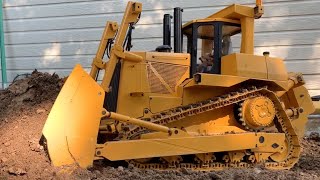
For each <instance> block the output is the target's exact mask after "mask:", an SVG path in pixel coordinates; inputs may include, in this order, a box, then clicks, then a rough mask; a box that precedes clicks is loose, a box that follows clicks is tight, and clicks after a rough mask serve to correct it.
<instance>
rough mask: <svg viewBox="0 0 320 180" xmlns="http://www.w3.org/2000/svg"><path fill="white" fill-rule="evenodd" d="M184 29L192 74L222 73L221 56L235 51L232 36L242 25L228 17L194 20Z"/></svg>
mask: <svg viewBox="0 0 320 180" xmlns="http://www.w3.org/2000/svg"><path fill="white" fill-rule="evenodd" d="M182 31H183V35H184V40H185V41H187V42H186V43H184V44H186V45H187V52H188V53H189V54H190V57H191V74H195V73H211V74H220V73H221V57H222V56H225V55H228V54H231V53H232V52H233V50H232V42H231V37H232V36H234V35H236V34H239V33H240V32H241V25H240V23H239V21H231V20H227V19H204V20H194V21H191V22H189V23H187V24H185V25H184V26H183V28H182ZM198 60H200V61H201V62H199V61H198ZM198 63H199V64H198Z"/></svg>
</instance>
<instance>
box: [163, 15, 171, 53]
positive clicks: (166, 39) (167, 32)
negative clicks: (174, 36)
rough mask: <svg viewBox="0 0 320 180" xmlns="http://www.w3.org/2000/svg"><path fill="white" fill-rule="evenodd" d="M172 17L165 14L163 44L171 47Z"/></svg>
mask: <svg viewBox="0 0 320 180" xmlns="http://www.w3.org/2000/svg"><path fill="white" fill-rule="evenodd" d="M171 18H172V16H171V15H170V14H165V15H164V16H163V45H168V46H170V47H171Z"/></svg>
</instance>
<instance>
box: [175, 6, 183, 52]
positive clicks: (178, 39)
mask: <svg viewBox="0 0 320 180" xmlns="http://www.w3.org/2000/svg"><path fill="white" fill-rule="evenodd" d="M182 12H183V9H181V8H180V7H176V8H174V13H173V14H174V18H173V22H174V26H173V30H174V52H175V53H182Z"/></svg>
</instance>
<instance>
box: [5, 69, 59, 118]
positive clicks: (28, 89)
mask: <svg viewBox="0 0 320 180" xmlns="http://www.w3.org/2000/svg"><path fill="white" fill-rule="evenodd" d="M62 85H63V80H62V79H60V78H59V76H58V75H57V74H53V75H50V74H48V73H41V72H38V71H36V70H35V71H34V72H32V74H31V75H30V76H28V77H27V78H24V79H19V80H16V81H14V82H13V83H12V84H11V85H10V86H9V87H8V88H7V89H5V90H2V91H0V102H1V103H0V120H1V119H4V118H3V117H6V116H7V115H9V114H10V115H12V114H15V113H17V112H18V111H21V110H26V109H30V108H33V106H34V105H39V104H42V103H44V102H46V101H50V102H53V100H54V99H55V98H56V97H57V95H58V93H59V91H60V89H61V87H62Z"/></svg>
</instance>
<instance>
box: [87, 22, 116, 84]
mask: <svg viewBox="0 0 320 180" xmlns="http://www.w3.org/2000/svg"><path fill="white" fill-rule="evenodd" d="M117 30H118V23H117V22H109V21H108V22H107V24H106V26H105V28H104V32H103V35H102V37H101V40H100V44H99V48H98V50H97V53H96V57H95V58H94V59H93V61H92V68H91V71H90V76H91V77H92V78H93V79H96V78H97V76H98V71H99V70H100V69H105V66H106V63H105V62H103V61H102V59H103V56H104V54H105V50H106V48H107V45H108V42H109V41H110V40H112V39H113V38H114V36H115V35H116V32H117Z"/></svg>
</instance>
